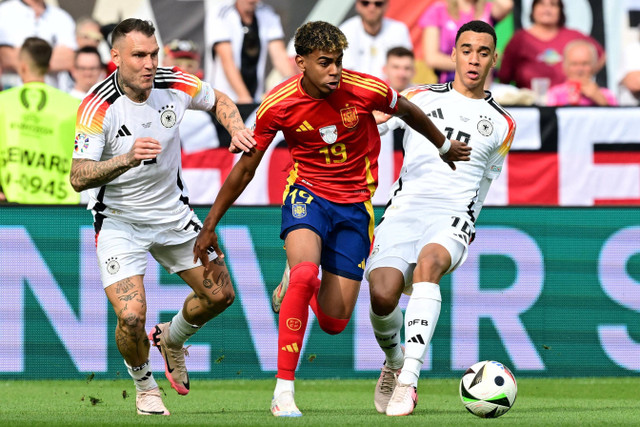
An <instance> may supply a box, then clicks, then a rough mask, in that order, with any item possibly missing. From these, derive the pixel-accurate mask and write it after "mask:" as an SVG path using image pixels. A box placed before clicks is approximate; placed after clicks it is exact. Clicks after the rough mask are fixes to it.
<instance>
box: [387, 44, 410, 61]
mask: <svg viewBox="0 0 640 427" xmlns="http://www.w3.org/2000/svg"><path fill="white" fill-rule="evenodd" d="M390 56H399V57H404V56H410V57H411V59H413V58H415V57H416V56H415V55H414V54H413V51H411V50H410V49H407V48H406V47H404V46H396V47H392V48H391V49H389V50H388V51H387V59H389V57H390Z"/></svg>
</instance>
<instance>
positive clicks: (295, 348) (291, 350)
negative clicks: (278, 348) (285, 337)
mask: <svg viewBox="0 0 640 427" xmlns="http://www.w3.org/2000/svg"><path fill="white" fill-rule="evenodd" d="M282 351H286V352H289V353H300V349H299V348H298V344H297V343H295V342H294V343H293V344H291V345H289V344H287V345H285V346H284V347H282Z"/></svg>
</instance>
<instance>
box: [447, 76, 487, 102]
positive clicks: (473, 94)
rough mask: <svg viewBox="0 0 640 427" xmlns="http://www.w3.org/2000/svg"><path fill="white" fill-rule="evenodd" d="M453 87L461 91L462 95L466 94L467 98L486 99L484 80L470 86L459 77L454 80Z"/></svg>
mask: <svg viewBox="0 0 640 427" xmlns="http://www.w3.org/2000/svg"><path fill="white" fill-rule="evenodd" d="M452 87H453V89H454V90H455V91H456V92H458V93H460V94H461V95H464V96H466V97H467V98H472V99H484V96H485V94H484V82H483V83H482V84H481V85H479V86H477V87H474V88H469V87H467V86H465V85H464V83H462V81H460V80H459V79H458V78H457V77H456V78H455V79H454V80H453V84H452Z"/></svg>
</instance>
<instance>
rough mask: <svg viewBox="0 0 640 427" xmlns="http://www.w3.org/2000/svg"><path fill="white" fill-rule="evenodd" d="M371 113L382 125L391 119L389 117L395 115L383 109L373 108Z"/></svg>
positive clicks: (377, 122) (378, 123)
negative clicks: (384, 111)
mask: <svg viewBox="0 0 640 427" xmlns="http://www.w3.org/2000/svg"><path fill="white" fill-rule="evenodd" d="M371 114H373V118H374V119H376V124H377V125H381V124H383V123H386V122H388V121H389V119H390V118H391V117H393V116H392V115H391V114H386V113H383V112H382V111H378V110H373V111H372V112H371Z"/></svg>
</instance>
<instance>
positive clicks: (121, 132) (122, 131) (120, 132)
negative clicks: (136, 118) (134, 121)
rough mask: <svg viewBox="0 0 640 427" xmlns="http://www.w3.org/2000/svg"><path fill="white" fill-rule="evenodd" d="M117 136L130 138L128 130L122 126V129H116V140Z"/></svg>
mask: <svg viewBox="0 0 640 427" xmlns="http://www.w3.org/2000/svg"><path fill="white" fill-rule="evenodd" d="M119 136H131V132H129V129H127V127H126V126H125V125H122V127H121V128H120V129H118V134H117V135H116V138H118V137H119Z"/></svg>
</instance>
